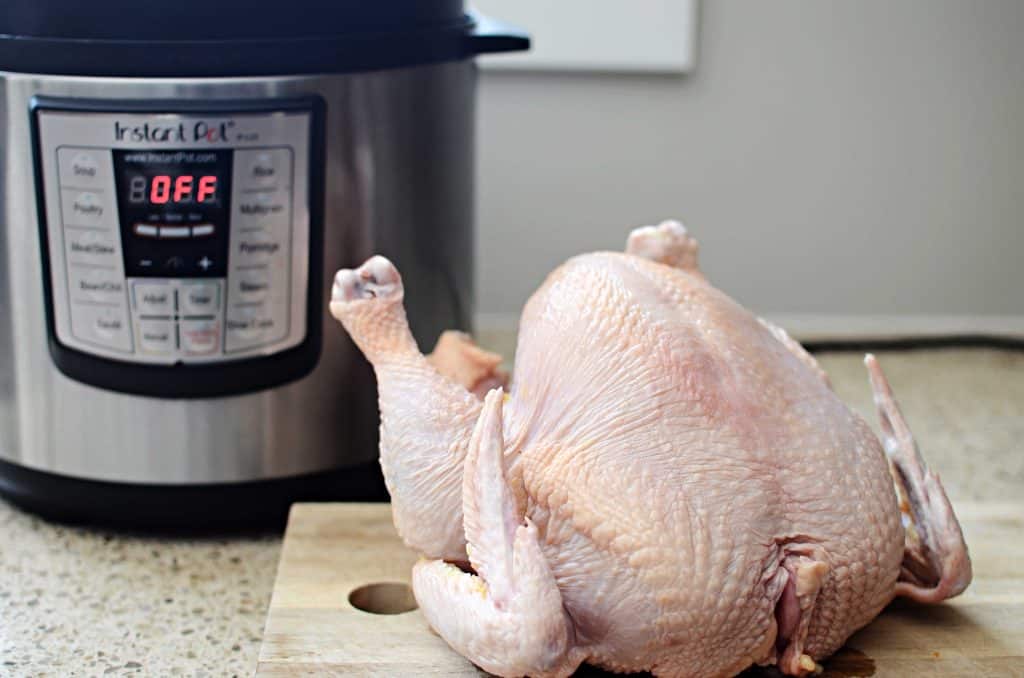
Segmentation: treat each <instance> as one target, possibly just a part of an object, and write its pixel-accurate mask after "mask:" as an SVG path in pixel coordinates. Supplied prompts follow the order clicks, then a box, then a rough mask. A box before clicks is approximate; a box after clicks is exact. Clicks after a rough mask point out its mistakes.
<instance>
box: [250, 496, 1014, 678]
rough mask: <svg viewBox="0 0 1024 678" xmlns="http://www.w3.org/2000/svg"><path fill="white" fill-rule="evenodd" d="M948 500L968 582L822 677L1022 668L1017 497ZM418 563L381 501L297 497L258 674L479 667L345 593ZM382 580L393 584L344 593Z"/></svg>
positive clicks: (878, 623) (874, 635)
mask: <svg viewBox="0 0 1024 678" xmlns="http://www.w3.org/2000/svg"><path fill="white" fill-rule="evenodd" d="M956 508H957V514H958V515H959V516H960V520H961V523H962V525H963V528H964V532H965V534H966V536H967V542H968V544H969V546H970V549H971V556H972V558H973V560H974V583H973V584H971V587H970V588H969V589H968V590H967V592H966V593H964V594H963V595H962V596H960V597H959V598H956V599H954V600H952V601H949V602H947V603H945V604H943V605H939V606H922V605H915V604H911V603H908V602H904V601H897V602H896V603H894V604H893V605H890V606H889V608H887V609H886V610H885V611H884V612H883V613H882V614H881V615H880V616H879V617H878V618H877V619H876V620H875V621H873V622H872V623H871V624H869V625H868V626H867V627H866V628H865V629H863V630H861V631H860V632H859V633H857V634H856V635H855V636H853V637H852V638H851V639H850V640H849V642H848V643H847V646H846V647H845V648H844V649H843V650H841V651H840V652H839V653H838V654H837V655H836V656H835V657H833V658H832V659H830V660H829V661H828V662H827V663H826V673H825V675H826V676H879V677H883V678H884V677H888V676H893V677H896V676H900V677H902V676H1024V503H1022V504H987V503H978V504H969V503H959V504H957V507H956ZM415 561H416V556H415V555H414V554H413V553H412V552H410V551H409V550H407V549H406V548H405V547H404V546H403V545H402V543H401V542H400V541H399V540H398V537H397V536H396V535H395V530H394V527H392V524H391V512H390V507H389V506H388V505H386V504H296V505H295V506H293V507H292V511H291V516H290V517H289V520H288V529H287V532H286V534H285V539H284V548H283V550H282V553H281V562H280V565H279V567H278V572H277V582H276V584H275V586H274V594H273V598H272V599H271V601H270V610H269V612H268V614H267V625H266V630H265V631H264V634H263V645H262V647H261V648H260V657H259V664H258V666H257V669H256V674H257V675H258V676H261V677H266V676H338V675H345V676H425V675H433V676H479V675H483V674H482V672H480V671H478V670H477V669H475V668H474V667H473V666H472V665H471V664H470V663H469V662H467V661H466V660H465V659H463V658H462V657H460V656H459V655H457V654H456V653H455V652H453V651H452V650H450V649H449V648H448V646H447V645H445V643H444V641H442V640H441V639H440V638H439V637H438V636H436V635H435V634H434V633H432V632H431V631H430V630H429V628H428V627H427V625H426V622H425V621H424V619H423V616H422V615H421V614H420V612H419V610H413V611H410V612H405V613H401V614H371V613H369V612H364V611H362V610H360V609H358V608H357V607H355V606H353V604H352V602H350V596H351V597H352V598H351V599H352V600H353V601H355V603H357V604H359V605H361V606H363V607H373V608H377V609H386V610H390V611H394V610H395V609H404V608H405V607H408V606H409V605H412V604H414V602H413V601H412V599H411V596H410V594H409V592H408V590H407V589H406V588H405V586H404V585H405V584H407V583H408V581H409V572H410V569H411V567H412V564H413V563H414V562H415ZM380 583H385V584H387V583H397V584H399V586H387V585H385V586H382V587H376V588H369V589H363V590H361V591H360V592H359V593H357V594H352V592H353V591H355V590H357V589H360V587H365V586H366V585H372V584H380ZM748 674H749V675H751V676H754V675H756V676H769V675H777V674H776V673H775V672H774V671H768V670H763V669H758V670H755V671H750V672H748ZM578 675H604V674H602V673H601V672H598V671H593V670H590V669H584V670H583V671H581V672H580V673H579V674H578Z"/></svg>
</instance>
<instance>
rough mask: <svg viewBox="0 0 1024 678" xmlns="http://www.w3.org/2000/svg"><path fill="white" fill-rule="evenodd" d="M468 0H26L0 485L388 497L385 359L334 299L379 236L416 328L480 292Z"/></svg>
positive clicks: (6, 21)
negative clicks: (381, 446) (379, 372)
mask: <svg viewBox="0 0 1024 678" xmlns="http://www.w3.org/2000/svg"><path fill="white" fill-rule="evenodd" d="M528 44H529V43H528V38H527V37H526V36H525V35H523V34H522V33H520V32H517V31H515V30H512V29H509V28H507V27H503V26H501V25H498V24H496V23H495V22H493V21H489V20H486V19H484V18H482V17H480V16H477V15H474V14H473V13H471V12H467V9H466V8H465V7H464V6H463V3H462V0H431V1H430V2H422V1H419V0H388V1H386V2H385V1H382V2H362V1H360V0H334V1H333V2H322V1H317V0H290V1H289V2H286V3H281V2H266V1H255V0H248V1H247V2H244V3H243V2H235V1H232V2H209V1H208V0H178V1H177V2H174V3H139V2H136V1H134V0H131V1H129V0H96V1H94V2H90V3H81V2H72V1H70V0H60V1H54V2H39V1H38V0H7V2H6V3H5V7H4V11H3V12H2V13H0V148H2V149H3V156H2V161H0V492H2V494H3V495H5V496H6V497H8V498H9V499H11V500H13V501H15V502H17V503H19V504H22V505H25V506H27V507H29V508H32V509H35V510H37V511H40V512H42V513H44V514H46V515H50V516H55V517H58V518H63V519H71V520H102V521H108V522H110V521H114V522H131V523H145V524H163V525H170V524H200V525H214V524H219V523H223V522H235V521H238V520H247V519H253V520H256V519H260V518H263V517H267V516H279V515H280V514H281V511H282V510H283V507H285V506H287V504H288V503H289V502H291V501H292V500H295V499H303V498H313V499H316V498H339V499H380V498H384V497H386V494H385V490H384V488H383V484H382V482H381V480H380V474H379V469H378V468H377V464H376V456H377V451H376V430H377V426H378V421H377V411H376V400H375V398H376V396H375V392H374V385H373V384H374V380H373V378H372V374H371V372H370V368H369V366H368V365H367V364H366V363H365V362H363V360H362V358H361V357H360V356H359V354H358V352H357V351H356V350H355V348H354V347H353V346H352V344H351V343H350V342H349V340H348V339H347V337H346V336H345V334H344V332H343V331H342V329H341V328H340V327H339V326H338V325H337V324H336V323H335V322H334V321H333V320H331V319H330V318H329V316H328V315H327V303H326V295H327V291H328V290H329V289H330V284H331V278H332V276H333V274H334V272H335V271H336V270H337V269H339V268H342V267H347V266H352V265H354V264H358V263H359V262H361V261H362V260H364V259H365V258H367V257H368V256H370V255H371V254H375V253H380V254H383V255H385V256H387V257H389V258H391V259H392V260H393V261H395V262H396V264H397V265H398V267H399V268H400V269H401V271H402V273H403V275H404V279H405V289H406V304H407V307H408V311H409V317H410V324H411V326H412V329H413V333H414V335H415V336H416V338H417V340H418V341H419V342H420V343H421V345H422V346H423V348H424V349H428V348H429V346H430V344H432V342H433V341H434V340H435V339H436V337H437V336H438V334H439V333H440V332H441V331H442V330H445V329H449V328H467V327H468V325H469V322H470V314H471V311H472V301H473V281H472V259H473V156H474V135H473V132H474V97H475V82H476V71H475V64H474V59H473V58H474V57H475V56H476V55H477V54H480V53H484V52H499V51H512V50H521V49H526V48H527V47H528Z"/></svg>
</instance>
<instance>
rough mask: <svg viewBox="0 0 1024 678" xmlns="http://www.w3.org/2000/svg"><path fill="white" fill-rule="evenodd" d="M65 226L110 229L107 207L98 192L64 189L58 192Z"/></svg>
mask: <svg viewBox="0 0 1024 678" xmlns="http://www.w3.org/2000/svg"><path fill="white" fill-rule="evenodd" d="M60 200H61V210H62V211H63V214H62V216H63V218H64V225H65V226H70V227H74V226H86V227H90V226H91V227H108V228H109V227H110V224H111V223H112V222H111V220H110V217H111V216H112V215H111V214H110V209H109V205H108V204H107V201H106V199H105V198H104V197H103V195H101V194H100V193H98V192H94V191H77V190H69V189H64V190H62V191H61V192H60Z"/></svg>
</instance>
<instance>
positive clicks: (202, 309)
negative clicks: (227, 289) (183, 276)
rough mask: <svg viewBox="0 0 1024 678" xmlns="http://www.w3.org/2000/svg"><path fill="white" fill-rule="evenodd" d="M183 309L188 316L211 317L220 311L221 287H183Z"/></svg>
mask: <svg viewBox="0 0 1024 678" xmlns="http://www.w3.org/2000/svg"><path fill="white" fill-rule="evenodd" d="M181 307H182V311H183V312H184V313H185V314H186V315H211V314H213V313H216V312H217V311H218V310H219V309H220V285H219V284H218V283H215V282H203V283H188V284H185V285H182V287H181Z"/></svg>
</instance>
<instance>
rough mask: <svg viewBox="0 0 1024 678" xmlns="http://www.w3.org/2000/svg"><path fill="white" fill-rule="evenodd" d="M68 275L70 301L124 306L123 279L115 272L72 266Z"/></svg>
mask: <svg viewBox="0 0 1024 678" xmlns="http://www.w3.org/2000/svg"><path fill="white" fill-rule="evenodd" d="M68 273H69V276H68V279H69V283H70V285H71V299H72V301H94V302H102V303H109V304H118V305H123V304H124V279H123V278H121V277H120V276H119V275H117V272H116V271H112V270H109V269H105V268H91V267H84V266H75V265H72V266H70V267H69V271H68Z"/></svg>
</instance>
